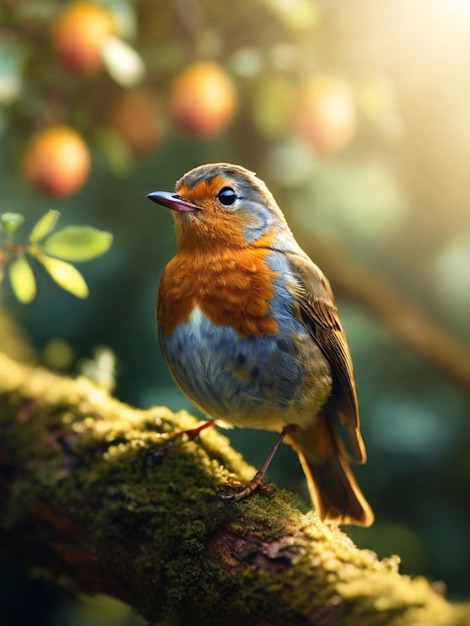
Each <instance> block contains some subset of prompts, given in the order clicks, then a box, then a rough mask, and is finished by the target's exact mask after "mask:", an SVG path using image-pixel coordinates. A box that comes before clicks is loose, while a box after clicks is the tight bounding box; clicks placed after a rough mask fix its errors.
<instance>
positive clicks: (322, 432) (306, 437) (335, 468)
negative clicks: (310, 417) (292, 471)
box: [288, 413, 374, 526]
mask: <svg viewBox="0 0 470 626" xmlns="http://www.w3.org/2000/svg"><path fill="white" fill-rule="evenodd" d="M288 437H289V438H288V442H289V443H290V444H291V445H292V446H293V447H294V449H295V450H296V451H297V453H298V455H299V457H300V462H301V464H302V468H303V470H304V473H305V476H306V478H307V483H308V487H309V491H310V495H311V497H312V500H313V504H314V506H315V510H316V512H317V514H318V516H319V517H320V519H322V520H324V521H332V522H336V523H338V524H357V525H359V526H370V525H371V524H372V523H373V521H374V514H373V512H372V509H371V508H370V506H369V504H368V502H367V500H366V499H365V497H364V495H363V494H362V492H361V490H360V488H359V485H358V484H357V482H356V479H355V478H354V476H353V474H352V472H351V469H350V467H349V463H348V457H347V452H346V450H345V448H344V445H343V443H342V441H341V439H340V437H339V433H338V432H337V431H336V430H335V427H334V425H333V424H332V423H331V420H330V417H329V416H328V415H327V414H326V413H323V414H320V415H318V417H317V419H316V420H315V422H314V424H313V425H312V426H311V427H310V428H309V429H307V430H300V429H296V430H295V431H294V432H292V433H290V434H289V436H288Z"/></svg>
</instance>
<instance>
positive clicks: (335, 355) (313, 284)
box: [287, 253, 366, 463]
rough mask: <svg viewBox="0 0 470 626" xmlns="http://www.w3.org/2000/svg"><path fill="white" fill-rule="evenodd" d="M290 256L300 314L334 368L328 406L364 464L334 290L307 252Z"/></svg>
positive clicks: (350, 368)
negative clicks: (339, 421) (296, 282)
mask: <svg viewBox="0 0 470 626" xmlns="http://www.w3.org/2000/svg"><path fill="white" fill-rule="evenodd" d="M287 256H288V258H289V260H290V262H291V266H292V270H293V271H294V273H295V274H296V275H297V278H298V281H299V293H298V299H297V303H298V306H299V314H300V317H301V318H302V320H303V321H304V323H305V324H306V326H307V327H308V329H309V331H310V333H311V335H312V337H313V339H314V340H315V341H316V343H317V344H318V346H319V348H320V349H321V351H322V352H323V354H324V355H325V357H326V358H327V359H328V363H329V364H330V367H331V372H332V378H333V390H332V393H331V396H330V398H329V400H328V403H327V408H328V409H331V410H332V412H333V413H335V414H337V415H338V416H339V417H340V420H341V423H342V425H343V426H344V427H345V429H346V431H347V433H348V436H349V440H350V444H351V450H350V452H351V458H352V460H354V461H355V462H357V463H364V462H365V460H366V451H365V446H364V442H363V440H362V436H361V433H360V430H359V410H358V405H357V395H356V385H355V382H354V373H353V366H352V361H351V355H350V353H349V348H348V344H347V341H346V335H345V334H344V331H343V327H342V326H341V322H340V320H339V316H338V311H337V309H336V306H335V303H334V296H333V292H332V290H331V287H330V284H329V282H328V281H327V279H326V278H325V276H324V275H323V273H322V272H321V270H320V269H319V268H318V267H317V266H316V265H315V264H314V263H313V262H312V261H311V260H310V259H309V258H308V257H307V255H305V256H304V255H301V254H295V253H288V254H287Z"/></svg>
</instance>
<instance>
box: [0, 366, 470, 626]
mask: <svg viewBox="0 0 470 626" xmlns="http://www.w3.org/2000/svg"><path fill="white" fill-rule="evenodd" d="M0 372H1V374H2V375H1V376H0V432H1V441H0V446H1V454H0V464H2V468H3V467H6V468H7V469H8V471H10V474H8V471H5V472H3V473H2V474H0V487H1V486H2V483H1V480H2V475H4V476H7V475H11V481H10V483H9V486H8V490H7V489H3V491H2V490H1V489H0V498H3V499H2V500H1V504H2V506H1V507H0V520H1V523H2V525H3V528H4V529H8V532H14V528H15V525H16V524H17V523H19V526H20V527H21V524H22V523H24V521H25V520H27V518H28V515H30V514H31V511H32V510H34V507H36V508H37V506H38V505H41V506H45V507H47V511H48V512H49V514H50V515H51V517H52V519H53V520H54V521H55V523H58V524H61V523H64V524H67V523H69V520H72V522H73V525H72V528H71V532H73V533H74V534H73V536H71V537H67V541H69V542H73V541H76V542H77V546H78V547H77V550H79V548H80V545H81V544H82V543H83V545H86V546H87V550H88V551H89V552H88V553H87V555H88V556H89V558H90V559H91V561H92V562H96V563H98V564H99V567H100V568H102V570H103V572H107V571H109V572H111V573H112V575H113V576H114V577H115V578H116V580H117V581H120V580H121V579H122V580H123V581H125V584H126V592H127V588H129V590H130V591H129V593H131V599H132V600H133V601H134V604H135V606H136V607H137V608H138V609H139V610H140V611H141V613H142V614H143V615H145V616H147V617H148V619H150V620H153V621H155V622H159V623H166V624H181V623H187V622H186V621H185V620H186V618H187V616H188V615H191V624H192V626H198V625H204V626H210V625H211V624H214V625H215V624H221V623H222V624H225V625H226V626H231V625H232V624H233V625H234V626H235V625H236V626H238V624H239V623H240V622H243V623H244V624H247V626H250V624H257V625H259V624H260V623H261V622H260V620H259V616H260V615H262V616H263V618H262V619H263V620H264V623H265V624H269V625H270V626H273V625H275V624H277V623H286V622H287V623H290V624H292V625H295V624H306V623H317V624H341V625H344V626H357V625H360V626H371V625H374V626H375V625H377V626H379V625H380V626H381V625H383V626H405V625H406V626H415V625H416V626H421V625H422V626H424V625H426V626H428V625H429V624H430V623H432V624H433V626H440V625H441V624H442V625H443V626H444V625H445V624H446V625H450V624H453V625H454V624H455V626H460V625H461V626H463V625H464V624H466V623H468V618H469V609H468V607H456V606H454V605H451V604H449V603H447V602H446V601H445V600H444V599H443V598H442V597H441V596H440V595H439V594H437V593H436V591H435V590H434V589H433V588H432V587H431V585H430V584H429V583H428V582H427V581H425V580H423V579H416V580H414V581H412V580H410V579H409V578H407V577H405V576H401V575H400V574H399V573H398V561H397V560H396V559H389V560H385V561H382V562H379V561H378V560H377V557H376V555H375V554H373V553H371V552H368V551H366V550H358V549H357V548H356V547H355V546H354V545H353V543H352V542H351V541H350V540H349V539H348V537H347V536H346V535H345V534H344V533H342V532H341V531H340V530H339V529H337V528H335V527H333V526H326V525H324V524H322V523H321V522H319V520H318V518H317V517H316V516H315V515H314V514H313V513H309V514H307V515H303V514H302V513H301V512H300V511H299V509H298V507H297V504H298V501H297V499H296V498H295V497H294V496H292V495H291V494H289V493H287V492H285V491H279V490H275V489H273V490H272V493H269V495H268V491H269V490H266V491H262V492H260V493H256V494H254V495H253V496H252V497H250V498H248V499H246V500H244V501H242V502H239V503H236V505H234V506H227V505H226V504H224V503H222V502H220V501H219V500H218V499H217V494H219V493H221V492H227V491H228V490H229V488H228V487H226V486H225V484H226V483H227V482H229V481H233V480H242V481H245V480H248V479H250V478H251V477H252V476H253V474H254V469H253V468H251V467H249V466H248V465H246V464H245V463H244V462H243V460H242V459H241V457H240V455H239V454H238V453H236V452H234V451H232V450H231V449H230V447H229V446H228V444H227V440H226V438H225V437H223V436H222V435H220V434H219V433H218V432H217V431H216V430H215V429H211V430H210V431H207V432H203V433H202V435H201V436H200V437H199V438H198V439H197V440H195V441H185V440H184V438H181V439H178V440H176V441H175V443H174V445H173V446H172V447H171V450H170V451H169V453H168V454H167V455H166V456H164V457H163V458H162V459H160V461H159V462H155V456H154V453H155V452H156V451H158V450H160V449H161V447H162V446H163V445H164V444H165V441H167V439H168V436H169V434H171V433H172V432H174V431H177V430H180V429H187V428H192V427H194V426H195V425H196V423H197V422H196V421H195V420H194V418H192V417H191V416H190V415H188V414H187V413H184V412H181V413H179V414H176V415H174V414H172V413H171V412H170V411H168V410H167V409H166V408H164V407H160V408H154V409H152V410H150V411H135V410H133V409H131V408H130V407H126V406H125V405H122V404H120V403H118V402H116V401H115V400H113V399H112V398H110V397H109V396H108V395H107V394H106V393H104V392H103V391H102V390H100V389H99V388H97V387H96V386H94V385H92V384H91V383H89V382H88V381H86V380H83V379H80V380H77V381H72V380H69V379H66V378H60V377H57V376H53V375H51V374H49V373H47V372H44V371H42V370H33V369H29V368H27V367H24V366H19V365H17V364H15V363H13V362H11V361H10V360H8V359H7V358H6V357H3V356H2V355H0ZM54 516H56V517H57V519H58V521H57V519H56V518H54ZM64 520H65V521H64ZM35 521H36V520H35ZM47 528H48V531H47V533H46V534H48V533H49V534H50V532H51V528H52V527H50V528H49V527H47ZM55 530H57V532H58V533H60V532H63V530H64V529H63V528H60V527H59V526H58V527H57V528H56V529H55ZM64 571H66V572H67V573H68V570H67V568H64ZM98 590H99V589H98ZM215 607H216V608H215ZM430 616H432V619H433V621H432V622H430V621H429V620H430ZM308 620H309V621H308Z"/></svg>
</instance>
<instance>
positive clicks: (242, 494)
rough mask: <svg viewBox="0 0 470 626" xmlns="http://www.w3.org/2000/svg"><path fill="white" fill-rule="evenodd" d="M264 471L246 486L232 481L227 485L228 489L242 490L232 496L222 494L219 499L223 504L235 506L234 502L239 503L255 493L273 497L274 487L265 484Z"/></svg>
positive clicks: (258, 473) (257, 474)
mask: <svg viewBox="0 0 470 626" xmlns="http://www.w3.org/2000/svg"><path fill="white" fill-rule="evenodd" d="M263 477H264V471H262V470H260V471H259V472H257V473H256V474H255V475H254V476H253V478H252V479H251V480H250V481H249V482H248V483H246V485H244V484H243V483H240V482H238V481H231V482H229V483H225V485H226V486H227V487H231V488H234V489H240V491H237V493H232V494H230V495H224V494H220V495H219V499H220V500H222V501H223V502H228V503H229V504H233V503H234V502H239V501H240V500H244V499H245V498H248V497H249V496H251V494H252V493H254V492H255V491H261V492H262V493H264V494H266V495H271V493H272V491H273V487H272V486H271V485H267V484H266V483H264V482H263Z"/></svg>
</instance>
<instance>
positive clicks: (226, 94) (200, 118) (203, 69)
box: [169, 62, 238, 137]
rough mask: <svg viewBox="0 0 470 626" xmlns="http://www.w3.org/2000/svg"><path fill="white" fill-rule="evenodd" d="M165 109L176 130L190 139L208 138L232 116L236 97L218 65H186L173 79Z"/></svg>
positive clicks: (236, 101)
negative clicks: (168, 109) (190, 137)
mask: <svg viewBox="0 0 470 626" xmlns="http://www.w3.org/2000/svg"><path fill="white" fill-rule="evenodd" d="M169 106H170V115H171V118H172V120H173V123H174V125H175V126H176V128H178V129H179V130H181V131H182V132H184V133H186V134H188V135H190V136H193V137H212V136H213V135H216V134H218V133H219V132H221V131H222V130H223V129H224V128H226V126H227V125H228V123H229V122H230V121H231V119H232V118H233V116H234V115H235V112H236V110H237V106H238V95H237V91H236V89H235V85H234V83H233V81H232V79H231V78H230V76H229V75H228V74H227V72H226V71H225V70H224V69H223V68H222V67H221V66H220V65H217V63H210V62H200V63H194V64H192V65H189V66H188V67H187V68H186V69H185V70H183V71H182V72H181V73H180V74H179V75H178V76H177V77H176V79H175V80H174V82H173V85H172V86H171V92H170V105H169Z"/></svg>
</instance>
